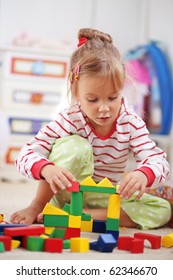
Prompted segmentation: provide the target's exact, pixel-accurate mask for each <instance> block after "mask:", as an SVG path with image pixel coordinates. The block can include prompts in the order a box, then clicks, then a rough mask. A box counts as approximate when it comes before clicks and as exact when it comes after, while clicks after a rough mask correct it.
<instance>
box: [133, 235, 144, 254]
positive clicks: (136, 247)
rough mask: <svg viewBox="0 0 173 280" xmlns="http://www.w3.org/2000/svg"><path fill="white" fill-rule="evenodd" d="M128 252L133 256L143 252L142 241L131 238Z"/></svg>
mask: <svg viewBox="0 0 173 280" xmlns="http://www.w3.org/2000/svg"><path fill="white" fill-rule="evenodd" d="M130 245H131V248H130V251H131V253H134V254H140V253H143V252H144V240H143V239H138V238H133V239H132V240H131V241H130Z"/></svg>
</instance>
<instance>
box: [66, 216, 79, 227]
mask: <svg viewBox="0 0 173 280" xmlns="http://www.w3.org/2000/svg"><path fill="white" fill-rule="evenodd" d="M68 227H70V228H80V227H81V216H74V215H69V220H68Z"/></svg>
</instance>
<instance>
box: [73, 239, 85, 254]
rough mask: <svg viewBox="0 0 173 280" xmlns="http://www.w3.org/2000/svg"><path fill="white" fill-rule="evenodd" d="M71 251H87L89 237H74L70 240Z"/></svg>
mask: <svg viewBox="0 0 173 280" xmlns="http://www.w3.org/2000/svg"><path fill="white" fill-rule="evenodd" d="M70 241H71V242H70V249H71V252H79V253H86V252H88V251H89V239H88V238H83V237H74V238H71V240H70Z"/></svg>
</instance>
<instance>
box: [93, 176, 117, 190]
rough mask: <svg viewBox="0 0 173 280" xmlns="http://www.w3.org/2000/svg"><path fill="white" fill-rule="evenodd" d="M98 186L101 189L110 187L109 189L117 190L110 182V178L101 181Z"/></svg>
mask: <svg viewBox="0 0 173 280" xmlns="http://www.w3.org/2000/svg"><path fill="white" fill-rule="evenodd" d="M97 186H99V187H109V188H115V187H114V185H113V184H112V183H111V182H110V181H109V179H108V178H104V179H103V180H101V181H100V182H99V183H98V184H97Z"/></svg>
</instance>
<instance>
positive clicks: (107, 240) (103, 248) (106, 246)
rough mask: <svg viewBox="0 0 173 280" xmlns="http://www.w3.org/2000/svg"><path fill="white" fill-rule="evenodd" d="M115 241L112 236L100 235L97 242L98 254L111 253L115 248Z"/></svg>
mask: <svg viewBox="0 0 173 280" xmlns="http://www.w3.org/2000/svg"><path fill="white" fill-rule="evenodd" d="M116 244H117V241H116V240H115V238H114V237H113V235H112V234H107V233H102V234H100V236H99V238H98V242H97V248H98V251H100V252H107V253H111V252H112V251H113V249H114V248H115V247H116Z"/></svg>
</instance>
